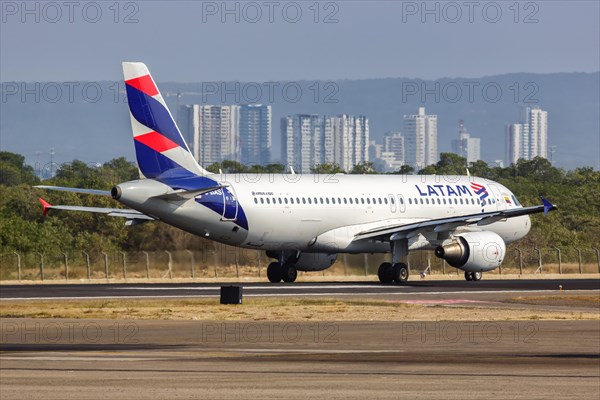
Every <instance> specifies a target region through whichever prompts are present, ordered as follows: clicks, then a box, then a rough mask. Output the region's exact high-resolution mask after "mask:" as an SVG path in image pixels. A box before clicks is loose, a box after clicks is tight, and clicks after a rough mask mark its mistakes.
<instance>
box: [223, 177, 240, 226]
mask: <svg viewBox="0 0 600 400" xmlns="http://www.w3.org/2000/svg"><path fill="white" fill-rule="evenodd" d="M222 191H223V214H222V217H221V221H235V220H236V219H237V214H238V208H239V204H238V200H237V196H236V195H235V190H234V189H233V187H232V186H231V185H227V187H224V188H223V189H222Z"/></svg>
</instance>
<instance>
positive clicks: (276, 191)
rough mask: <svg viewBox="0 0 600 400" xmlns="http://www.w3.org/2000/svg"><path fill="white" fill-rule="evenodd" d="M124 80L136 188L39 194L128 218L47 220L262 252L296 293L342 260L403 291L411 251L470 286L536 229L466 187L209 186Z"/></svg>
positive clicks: (238, 178)
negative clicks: (85, 197)
mask: <svg viewBox="0 0 600 400" xmlns="http://www.w3.org/2000/svg"><path fill="white" fill-rule="evenodd" d="M123 74H124V80H125V87H126V91H127V101H128V104H129V111H130V117H131V118H130V119H131V129H132V132H133V141H134V145H135V153H136V158H137V164H138V167H139V170H140V179H138V180H133V181H129V182H123V183H120V184H118V185H116V186H114V187H113V188H112V189H111V190H110V191H103V190H95V189H81V188H67V187H57V186H44V185H42V186H36V187H38V188H43V189H51V190H62V191H70V192H75V193H85V194H91V195H103V196H111V197H112V198H113V199H114V200H116V201H117V202H119V203H121V204H123V205H125V206H127V207H129V208H127V209H124V208H98V207H79V206H69V205H51V204H49V203H48V202H46V201H44V200H43V199H42V198H40V202H41V203H42V206H43V210H42V212H43V215H44V216H45V215H46V214H47V213H48V211H49V210H51V209H58V210H71V211H86V212H97V213H104V214H106V215H108V216H114V217H122V218H125V219H126V225H137V224H140V223H144V222H147V221H162V222H164V223H167V224H170V225H173V226H175V227H177V228H180V229H183V230H184V231H187V232H190V233H192V234H195V235H199V236H203V237H205V238H207V239H210V240H215V241H217V242H220V243H224V244H228V245H232V246H238V247H242V248H250V249H256V250H262V251H265V252H266V254H267V256H268V257H270V258H272V259H274V261H273V262H271V263H270V264H269V266H268V268H267V277H268V279H269V281H270V282H281V281H284V282H294V281H295V280H296V278H297V274H298V271H322V270H325V269H327V268H329V267H330V266H331V265H333V263H334V262H335V261H336V258H337V255H338V254H340V253H351V254H356V253H391V262H384V263H382V264H381V265H380V266H379V269H378V277H379V280H380V282H382V283H392V282H394V283H405V282H406V281H407V280H408V278H409V268H408V266H407V264H406V258H407V256H408V254H409V251H415V250H434V251H435V255H436V256H437V257H439V258H442V259H444V260H446V262H447V263H448V264H449V265H451V266H452V267H454V268H457V269H459V270H462V271H464V273H465V279H466V280H468V281H479V280H480V279H481V278H482V274H483V272H486V271H491V270H493V269H495V268H498V267H499V266H500V264H501V263H502V261H503V259H504V257H505V255H506V244H508V243H512V242H514V241H517V240H519V239H521V238H523V237H524V236H525V235H526V234H527V233H528V232H529V230H530V228H531V221H530V218H529V215H530V214H534V213H540V212H543V213H544V214H546V213H548V212H550V211H553V210H556V209H557V207H556V206H555V205H553V204H551V203H550V202H549V201H547V200H546V199H544V198H542V202H543V204H542V205H539V206H532V207H523V206H522V205H521V204H520V203H519V201H518V200H517V198H516V197H515V196H514V194H513V193H512V192H511V191H510V190H509V189H507V188H506V187H504V186H503V185H501V184H499V183H497V182H494V181H490V180H486V179H482V178H477V177H472V176H469V175H467V176H441V175H346V174H332V175H319V174H295V173H294V172H293V169H292V170H291V172H290V173H287V174H285V173H284V174H222V173H219V174H214V173H210V172H208V171H206V170H205V169H203V168H202V167H201V166H200V165H199V164H198V163H197V161H196V160H195V159H194V157H193V156H192V153H191V152H190V149H189V148H188V145H187V143H186V141H185V140H184V138H183V136H182V135H181V132H180V131H179V129H178V127H177V125H176V123H175V121H174V120H173V117H172V115H171V113H170V111H169V109H168V107H167V105H166V103H165V100H164V98H163V97H162V95H161V94H160V92H159V90H158V87H157V85H156V83H155V81H154V80H153V78H152V76H151V75H150V72H149V70H148V68H147V67H146V65H145V64H143V63H139V62H124V63H123Z"/></svg>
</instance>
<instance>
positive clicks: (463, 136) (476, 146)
mask: <svg viewBox="0 0 600 400" xmlns="http://www.w3.org/2000/svg"><path fill="white" fill-rule="evenodd" d="M452 151H453V152H454V153H455V154H458V155H459V156H461V157H464V158H466V159H467V163H472V162H475V161H478V160H480V159H481V141H480V139H479V138H472V137H471V134H470V133H469V132H468V131H467V129H466V128H465V123H464V121H462V120H461V121H460V123H459V126H458V139H455V140H453V141H452Z"/></svg>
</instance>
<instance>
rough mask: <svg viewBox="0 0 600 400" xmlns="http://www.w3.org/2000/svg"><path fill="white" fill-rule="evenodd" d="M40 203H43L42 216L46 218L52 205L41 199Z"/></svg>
mask: <svg viewBox="0 0 600 400" xmlns="http://www.w3.org/2000/svg"><path fill="white" fill-rule="evenodd" d="M39 200H40V203H42V216H44V217H45V216H46V214H48V210H49V209H50V208H52V204H50V203H48V202H47V201H46V200H44V199H42V198H41V197H40V198H39Z"/></svg>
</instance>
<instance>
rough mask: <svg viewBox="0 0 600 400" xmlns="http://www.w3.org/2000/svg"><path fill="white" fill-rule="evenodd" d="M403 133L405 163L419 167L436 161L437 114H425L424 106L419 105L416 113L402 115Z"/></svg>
mask: <svg viewBox="0 0 600 400" xmlns="http://www.w3.org/2000/svg"><path fill="white" fill-rule="evenodd" d="M403 133H404V140H405V146H406V147H405V152H404V161H405V163H406V164H408V165H411V166H413V167H415V169H420V168H423V167H425V166H427V165H431V164H435V163H437V161H438V153H437V115H427V114H425V107H419V112H418V114H413V115H405V116H404V129H403Z"/></svg>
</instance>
